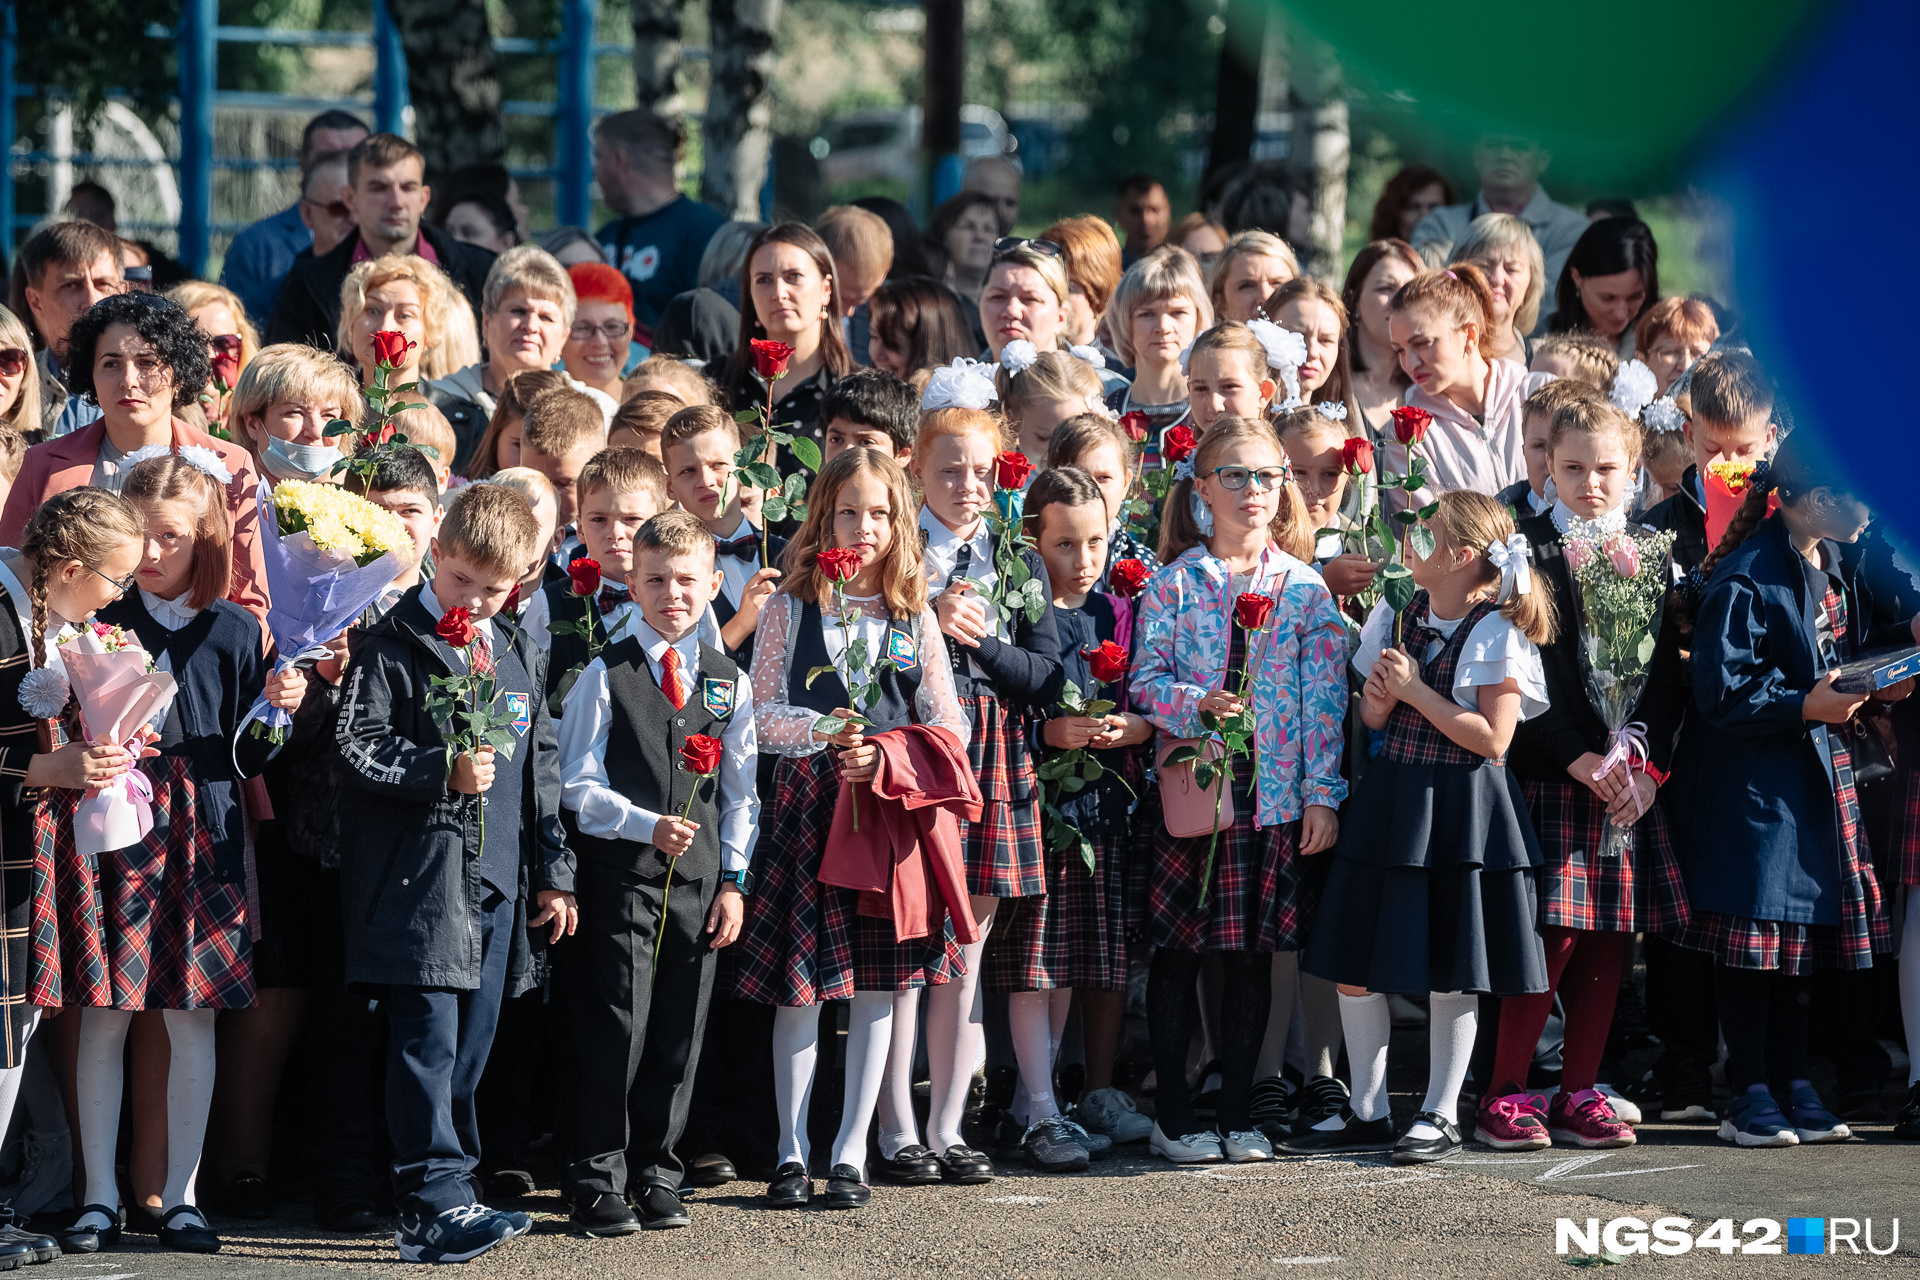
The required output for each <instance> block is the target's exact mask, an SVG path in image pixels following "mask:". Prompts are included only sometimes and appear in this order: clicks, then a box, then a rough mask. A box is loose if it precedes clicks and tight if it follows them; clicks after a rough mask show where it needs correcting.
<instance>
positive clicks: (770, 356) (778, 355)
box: [751, 338, 793, 381]
mask: <svg viewBox="0 0 1920 1280" xmlns="http://www.w3.org/2000/svg"><path fill="white" fill-rule="evenodd" d="M751 341H752V345H753V371H754V372H755V373H757V374H759V375H760V376H761V377H763V378H765V379H767V380H768V381H772V380H773V379H775V378H780V377H785V376H786V372H787V361H789V360H791V359H793V348H792V347H790V346H788V345H787V344H786V343H784V342H775V341H773V339H771V338H754V339H752V340H751Z"/></svg>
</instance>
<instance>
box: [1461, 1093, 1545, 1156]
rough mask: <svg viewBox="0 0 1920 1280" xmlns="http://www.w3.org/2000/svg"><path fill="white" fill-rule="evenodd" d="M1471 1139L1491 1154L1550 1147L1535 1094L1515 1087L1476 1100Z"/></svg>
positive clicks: (1538, 1101) (1538, 1098) (1537, 1097)
mask: <svg viewBox="0 0 1920 1280" xmlns="http://www.w3.org/2000/svg"><path fill="white" fill-rule="evenodd" d="M1473 1137H1474V1141H1476V1142H1482V1143H1485V1144H1486V1145H1487V1146H1489V1147H1492V1148H1493V1149H1494V1150H1495V1151H1538V1150H1540V1149H1541V1148H1543V1147H1550V1146H1552V1145H1553V1140H1552V1139H1551V1138H1549V1137H1548V1136H1547V1125H1546V1120H1545V1118H1544V1117H1543V1116H1542V1114H1541V1107H1540V1097H1539V1095H1537V1094H1532V1093H1527V1092H1526V1091H1525V1090H1523V1089H1520V1088H1519V1087H1518V1086H1515V1085H1508V1086H1507V1089H1506V1090H1505V1091H1503V1092H1500V1093H1489V1094H1488V1095H1487V1096H1486V1097H1484V1098H1482V1099H1481V1100H1480V1114H1479V1116H1478V1117H1477V1118H1476V1120H1475V1121H1474V1126H1473Z"/></svg>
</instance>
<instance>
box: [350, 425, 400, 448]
mask: <svg viewBox="0 0 1920 1280" xmlns="http://www.w3.org/2000/svg"><path fill="white" fill-rule="evenodd" d="M399 430H400V428H399V427H397V426H395V425H394V424H393V423H391V422H384V423H382V424H380V425H379V426H377V427H375V428H373V429H372V430H371V431H364V432H362V433H361V435H360V447H361V448H363V449H374V448H378V447H379V446H380V445H383V444H386V443H387V442H388V441H390V440H392V439H393V437H394V434H395V433H396V432H398V431H399Z"/></svg>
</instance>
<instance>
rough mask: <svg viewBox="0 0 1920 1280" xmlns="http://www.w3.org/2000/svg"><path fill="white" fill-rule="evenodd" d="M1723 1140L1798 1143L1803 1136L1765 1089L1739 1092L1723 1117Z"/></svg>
mask: <svg viewBox="0 0 1920 1280" xmlns="http://www.w3.org/2000/svg"><path fill="white" fill-rule="evenodd" d="M1720 1141H1722V1142H1731V1143H1733V1144H1734V1145H1735V1146H1741V1147H1794V1146H1798V1145H1799V1144H1800V1136H1799V1135H1798V1134H1797V1133H1795V1132H1794V1131H1793V1128H1792V1126H1790V1125H1789V1124H1788V1123H1787V1118H1786V1117H1785V1116H1783V1115H1781V1114H1780V1107H1779V1104H1777V1103H1775V1102H1774V1100H1773V1095H1772V1094H1771V1093H1768V1092H1767V1091H1766V1090H1765V1089H1749V1090H1748V1091H1747V1092H1745V1093H1736V1094H1734V1095H1733V1097H1732V1098H1730V1099H1728V1101H1727V1109H1726V1112H1725V1113H1724V1114H1723V1115H1722V1116H1721V1118H1720Z"/></svg>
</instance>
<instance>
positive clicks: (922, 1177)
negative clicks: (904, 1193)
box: [875, 1146, 940, 1187]
mask: <svg viewBox="0 0 1920 1280" xmlns="http://www.w3.org/2000/svg"><path fill="white" fill-rule="evenodd" d="M875 1167H876V1168H877V1169H878V1171H879V1174H880V1176H881V1177H883V1178H885V1179H886V1180H887V1181H888V1182H891V1183H895V1184H897V1185H899V1186H902V1187H925V1186H931V1185H932V1184H934V1183H936V1182H938V1181H940V1157H938V1156H936V1155H934V1154H933V1152H931V1151H929V1150H927V1149H926V1148H925V1147H920V1146H913V1147H902V1148H900V1151H899V1154H897V1155H895V1156H894V1157H893V1159H891V1160H888V1159H887V1158H885V1157H884V1156H883V1157H881V1159H880V1163H879V1164H878V1165H877V1166H875Z"/></svg>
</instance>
